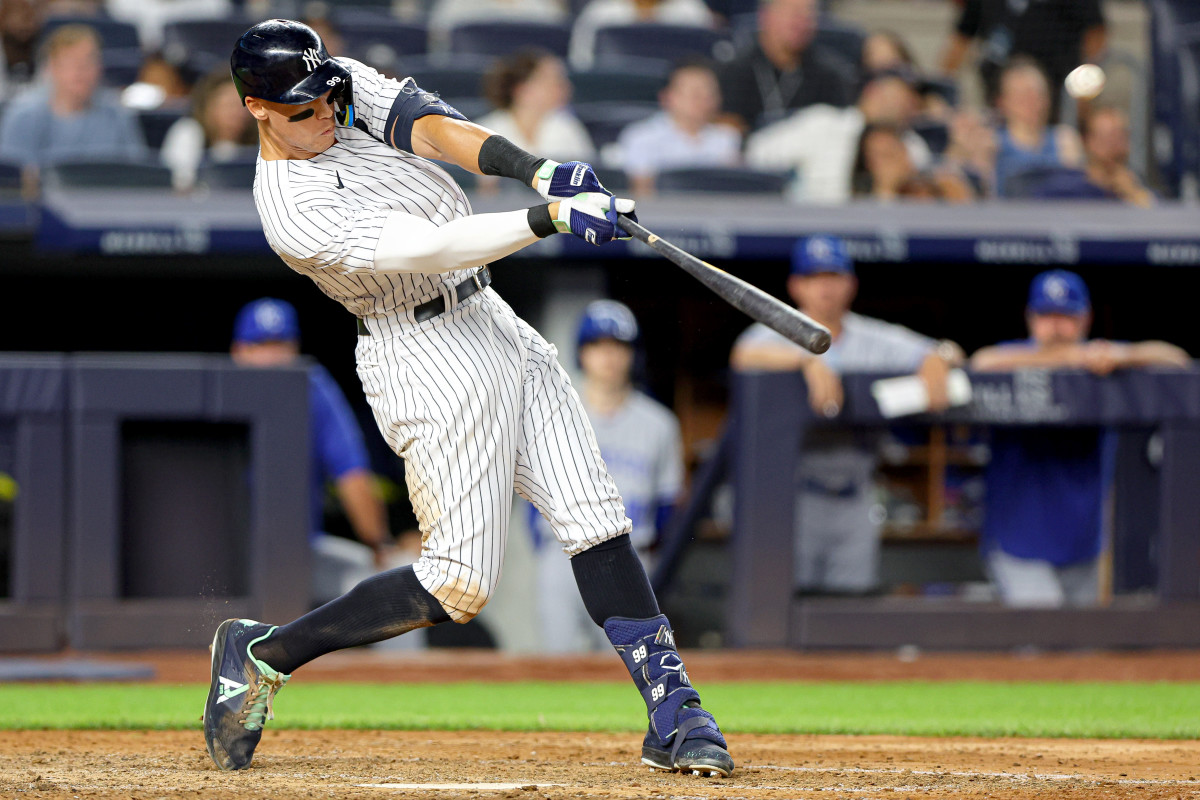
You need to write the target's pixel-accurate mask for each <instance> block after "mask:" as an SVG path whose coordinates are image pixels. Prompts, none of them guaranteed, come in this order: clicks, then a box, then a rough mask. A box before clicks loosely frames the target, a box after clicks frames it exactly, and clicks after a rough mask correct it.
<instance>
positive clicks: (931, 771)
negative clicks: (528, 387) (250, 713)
mask: <svg viewBox="0 0 1200 800" xmlns="http://www.w3.org/2000/svg"><path fill="white" fill-rule="evenodd" d="M639 744H640V742H638V741H636V737H633V736H630V735H629V734H563V733H556V734H547V733H536V734H535V733H518V734H514V733H488V732H455V733H426V732H391V731H389V732H369V731H360V732H353V731H346V732H341V731H338V732H329V731H320V732H310V731H270V730H268V731H267V734H266V738H265V739H264V741H263V744H262V745H261V746H260V748H259V752H258V755H257V756H256V758H255V762H254V767H253V768H252V769H251V770H249V771H247V772H241V773H232V774H230V773H221V772H218V771H217V769H216V767H214V766H213V764H212V762H211V761H210V760H209V758H208V754H207V753H206V752H205V750H204V742H203V740H202V738H201V734H200V731H199V730H196V731H171V732H127V731H117V732H50V731H38V732H22V733H13V732H0V796H3V797H26V798H66V797H88V798H139V800H143V799H144V798H194V797H202V798H206V799H207V798H212V799H213V800H226V799H227V798H245V797H264V798H295V797H339V798H366V797H371V798H376V797H400V798H417V797H421V798H446V799H447V800H465V799H466V798H471V799H472V800H479V799H480V798H489V797H497V798H552V799H553V800H559V799H560V798H598V797H611V798H630V799H631V800H632V798H663V800H668V799H670V800H674V799H675V798H679V800H709V798H712V800H735V798H749V799H750V800H759V798H791V797H819V798H985V797H986V798H1001V799H1007V798H1021V799H1022V800H1024V799H1025V798H1030V799H1032V798H1046V797H1054V798H1069V799H1074V798H1079V799H1080V800H1082V798H1184V797H1186V798H1191V797H1200V780H1198V779H1197V775H1198V774H1200V766H1198V765H1200V743H1197V742H1146V741H1135V742H1129V741H1124V742H1116V741H1078V740H1044V739H1041V740H1040V739H1022V740H1003V739H1002V740H973V739H915V738H901V737H891V736H859V737H844V736H734V737H732V739H731V747H732V748H733V752H734V755H735V756H736V757H737V759H738V769H737V771H736V772H735V773H734V775H733V776H732V777H731V778H728V779H725V780H721V779H708V778H704V779H701V778H697V777H695V776H682V775H664V774H661V773H652V772H650V771H649V770H648V769H646V768H645V767H642V766H641V765H640V764H639V763H638V759H637V756H638V745H639ZM463 784H471V786H470V787H464V786H462V785H463Z"/></svg>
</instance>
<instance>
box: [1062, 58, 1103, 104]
mask: <svg viewBox="0 0 1200 800" xmlns="http://www.w3.org/2000/svg"><path fill="white" fill-rule="evenodd" d="M1063 83H1064V84H1065V85H1066V87H1067V94H1069V95H1071V97H1074V98H1075V99H1076V100H1091V99H1092V98H1093V97H1095V96H1096V95H1098V94H1100V92H1102V91H1104V70H1102V69H1100V67H1098V66H1096V65H1095V64H1080V65H1079V66H1078V67H1076V68H1075V69H1073V70H1071V72H1070V74H1068V75H1067V77H1066V80H1064V81H1063Z"/></svg>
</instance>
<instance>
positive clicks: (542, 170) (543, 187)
mask: <svg viewBox="0 0 1200 800" xmlns="http://www.w3.org/2000/svg"><path fill="white" fill-rule="evenodd" d="M533 188H535V189H537V190H538V193H539V194H541V196H542V197H544V198H546V199H547V200H566V199H567V198H570V197H574V196H575V195H577V194H584V193H586V192H599V193H600V194H606V195H608V196H609V197H612V192H610V191H609V190H608V189H605V188H604V184H602V183H600V178H599V177H597V176H596V171H595V170H594V169H592V165H591V164H585V163H584V162H582V161H568V162H567V163H565V164H560V163H558V162H557V161H551V160H550V159H546V160H545V161H544V162H543V163H542V166H540V167H538V171H537V177H536V178H535V179H534V183H533Z"/></svg>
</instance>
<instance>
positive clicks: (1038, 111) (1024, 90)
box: [996, 58, 1083, 197]
mask: <svg viewBox="0 0 1200 800" xmlns="http://www.w3.org/2000/svg"><path fill="white" fill-rule="evenodd" d="M997 109H998V110H999V112H1000V116H1001V123H1000V127H999V129H998V130H997V133H996V142H997V147H996V193H997V194H998V195H999V196H1001V197H1007V196H1008V181H1009V179H1010V178H1012V177H1013V176H1015V175H1018V174H1020V173H1022V172H1027V171H1030V170H1035V169H1045V168H1053V167H1068V168H1079V167H1082V166H1083V145H1082V144H1081V143H1080V141H1079V134H1077V133H1076V132H1075V131H1074V130H1073V129H1072V128H1070V127H1068V126H1066V125H1050V86H1049V84H1047V83H1046V76H1045V75H1044V74H1043V73H1042V70H1041V69H1040V68H1039V67H1038V65H1037V64H1035V63H1034V62H1033V61H1030V60H1028V59H1024V58H1021V59H1014V60H1013V62H1012V63H1011V64H1009V65H1008V66H1007V67H1005V68H1004V71H1003V73H1002V74H1001V76H1000V96H999V98H998V99H997Z"/></svg>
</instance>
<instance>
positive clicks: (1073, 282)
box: [1026, 269, 1092, 316]
mask: <svg viewBox="0 0 1200 800" xmlns="http://www.w3.org/2000/svg"><path fill="white" fill-rule="evenodd" d="M1026 309H1027V310H1028V311H1029V312H1030V313H1033V314H1070V315H1071V316H1079V315H1080V314H1086V313H1087V312H1089V311H1091V310H1092V298H1091V296H1090V295H1089V294H1088V288H1087V284H1086V283H1084V282H1083V278H1081V277H1079V276H1078V275H1076V274H1075V273H1074V272H1070V271H1068V270H1065V269H1052V270H1050V271H1049V272H1043V273H1042V274H1041V275H1038V276H1037V277H1036V278H1034V279H1033V283H1031V284H1030V285H1029V304H1028V305H1027V306H1026Z"/></svg>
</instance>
